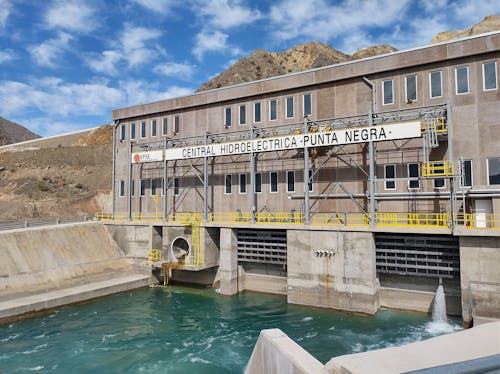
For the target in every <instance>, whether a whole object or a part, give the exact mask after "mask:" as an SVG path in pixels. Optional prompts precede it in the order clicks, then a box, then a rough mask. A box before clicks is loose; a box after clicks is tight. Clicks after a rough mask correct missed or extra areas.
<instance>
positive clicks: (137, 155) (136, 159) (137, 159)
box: [134, 153, 141, 163]
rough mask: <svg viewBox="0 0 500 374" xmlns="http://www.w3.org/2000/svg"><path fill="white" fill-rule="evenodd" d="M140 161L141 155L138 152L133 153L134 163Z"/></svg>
mask: <svg viewBox="0 0 500 374" xmlns="http://www.w3.org/2000/svg"><path fill="white" fill-rule="evenodd" d="M140 161H141V156H140V155H139V153H136V154H135V155H134V162H135V163H138V162H140Z"/></svg>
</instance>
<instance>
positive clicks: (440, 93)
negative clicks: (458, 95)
mask: <svg viewBox="0 0 500 374" xmlns="http://www.w3.org/2000/svg"><path fill="white" fill-rule="evenodd" d="M434 73H439V95H438V96H433V95H432V93H433V92H432V74H434ZM429 97H430V98H431V99H437V98H440V97H443V72H442V71H441V70H434V71H431V72H429Z"/></svg>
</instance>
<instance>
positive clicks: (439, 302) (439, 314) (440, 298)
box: [426, 284, 457, 334]
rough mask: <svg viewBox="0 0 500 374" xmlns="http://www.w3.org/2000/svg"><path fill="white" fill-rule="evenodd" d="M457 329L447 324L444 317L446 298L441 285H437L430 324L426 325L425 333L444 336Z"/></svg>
mask: <svg viewBox="0 0 500 374" xmlns="http://www.w3.org/2000/svg"><path fill="white" fill-rule="evenodd" d="M456 330H457V327H456V326H454V325H452V324H450V323H449V322H448V317H447V315H446V297H445V294H444V288H443V285H442V284H439V286H438V288H437V290H436V295H435V296H434V304H433V307H432V322H429V323H428V324H427V325H426V331H427V332H429V333H431V334H445V333H450V332H453V331H456Z"/></svg>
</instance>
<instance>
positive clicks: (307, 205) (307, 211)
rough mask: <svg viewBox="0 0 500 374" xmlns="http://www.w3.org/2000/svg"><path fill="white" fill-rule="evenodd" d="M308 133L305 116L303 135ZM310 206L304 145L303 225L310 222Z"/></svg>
mask: <svg viewBox="0 0 500 374" xmlns="http://www.w3.org/2000/svg"><path fill="white" fill-rule="evenodd" d="M308 132H309V127H308V124H307V116H306V117H304V134H307V133H308ZM310 210H311V206H310V202H309V148H307V147H306V146H305V144H304V214H305V217H304V223H306V224H308V223H310V222H311V211H310Z"/></svg>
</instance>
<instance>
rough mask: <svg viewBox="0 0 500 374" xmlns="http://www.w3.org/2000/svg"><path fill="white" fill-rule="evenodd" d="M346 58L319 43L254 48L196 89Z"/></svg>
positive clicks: (217, 86) (315, 66)
mask: <svg viewBox="0 0 500 374" xmlns="http://www.w3.org/2000/svg"><path fill="white" fill-rule="evenodd" d="M350 59H351V56H349V55H347V54H345V53H342V52H339V51H337V50H336V49H334V48H332V47H330V46H329V45H326V44H324V43H319V42H311V43H307V44H301V45H298V46H295V47H293V48H290V49H288V50H286V51H284V52H266V51H264V50H262V49H258V50H256V51H255V52H253V53H252V54H251V55H250V56H248V57H245V58H242V59H241V60H238V61H237V62H236V63H235V64H233V65H232V66H231V67H229V69H227V70H226V71H224V72H223V73H221V74H219V75H218V76H216V77H215V78H213V79H211V80H210V81H208V82H206V83H205V84H203V85H202V86H201V87H200V88H199V89H198V92H199V91H206V90H211V89H213V88H219V87H224V86H230V85H233V84H238V83H243V82H251V81H254V80H258V79H263V78H269V77H275V76H277V75H283V74H288V73H295V72H298V71H304V70H308V69H314V68H318V67H321V66H327V65H333V64H337V63H339V62H344V61H349V60H350Z"/></svg>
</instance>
